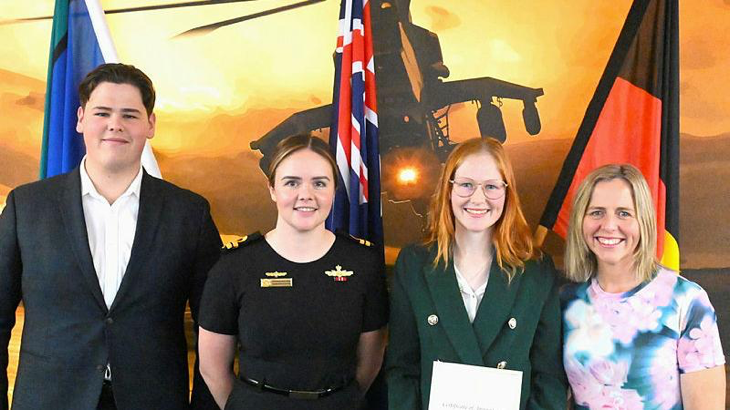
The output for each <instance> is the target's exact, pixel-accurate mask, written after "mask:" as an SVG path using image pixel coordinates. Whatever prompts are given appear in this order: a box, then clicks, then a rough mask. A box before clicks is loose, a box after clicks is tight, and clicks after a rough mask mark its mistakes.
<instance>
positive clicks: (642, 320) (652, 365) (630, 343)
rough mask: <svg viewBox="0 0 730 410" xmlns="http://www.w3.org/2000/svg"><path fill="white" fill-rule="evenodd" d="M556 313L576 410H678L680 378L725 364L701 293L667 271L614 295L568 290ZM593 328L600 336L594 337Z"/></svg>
mask: <svg viewBox="0 0 730 410" xmlns="http://www.w3.org/2000/svg"><path fill="white" fill-rule="evenodd" d="M563 306H564V309H565V310H564V312H563V318H564V323H563V324H564V332H565V334H564V336H565V338H564V340H565V347H564V366H565V371H566V374H567V376H568V380H569V381H570V385H571V388H572V391H573V395H574V398H575V402H576V404H577V408H590V409H626V410H630V409H643V408H657V409H663V410H669V409H672V408H675V407H676V406H677V405H679V406H680V407H681V394H680V383H679V375H680V372H682V373H684V372H691V371H696V370H701V369H706V368H710V367H714V366H719V365H722V364H724V362H725V356H724V354H723V352H722V346H721V345H720V336H719V332H718V330H717V322H716V317H715V312H714V309H713V307H712V305H711V303H710V301H709V299H708V298H707V293H706V292H705V291H704V290H702V288H700V287H699V286H698V285H696V284H695V283H693V282H690V281H688V280H686V279H684V278H682V277H680V276H679V275H677V274H676V273H674V272H671V271H669V270H665V269H662V270H660V271H659V272H658V273H657V275H656V277H655V278H654V279H653V280H652V281H651V282H649V283H648V284H646V285H645V286H643V287H640V288H637V290H635V291H631V292H627V293H625V294H619V295H616V294H609V293H606V292H604V291H603V290H601V288H600V286H599V285H598V283H597V281H595V280H594V281H592V282H591V283H584V284H576V285H570V286H569V287H568V288H567V289H566V290H564V292H563ZM690 312H692V314H691V315H690ZM600 323H603V324H604V327H605V328H607V329H608V332H606V330H603V331H601V332H597V330H596V329H599V330H600V328H601V326H600ZM606 333H609V335H606ZM599 334H600V336H601V338H605V337H608V338H609V340H596V338H595V336H596V335H599ZM589 336H593V337H590V339H591V340H588V339H589ZM607 343H610V344H612V345H613V346H614V347H613V348H606V344H607Z"/></svg>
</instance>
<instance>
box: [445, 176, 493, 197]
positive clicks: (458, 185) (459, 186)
mask: <svg viewBox="0 0 730 410" xmlns="http://www.w3.org/2000/svg"><path fill="white" fill-rule="evenodd" d="M449 182H450V183H451V184H452V185H453V186H454V193H455V194H456V195H458V196H460V197H462V198H468V197H470V196H472V195H474V192H475V191H476V190H477V187H478V186H481V187H482V192H484V196H486V197H487V199H499V198H501V197H503V196H504V193H505V192H506V188H507V183H506V182H504V181H500V180H498V179H490V180H487V181H484V182H482V183H479V182H474V181H472V180H471V179H458V180H454V179H451V180H449Z"/></svg>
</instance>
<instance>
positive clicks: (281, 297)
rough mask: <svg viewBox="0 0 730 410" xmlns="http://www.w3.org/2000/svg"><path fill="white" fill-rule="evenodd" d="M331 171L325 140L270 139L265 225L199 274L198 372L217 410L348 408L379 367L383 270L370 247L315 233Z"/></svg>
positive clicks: (327, 199)
mask: <svg viewBox="0 0 730 410" xmlns="http://www.w3.org/2000/svg"><path fill="white" fill-rule="evenodd" d="M336 175H337V173H336V165H335V161H334V159H333V158H332V155H331V153H330V151H329V147H328V145H327V144H326V143H325V142H324V141H322V140H320V139H317V138H314V137H312V136H310V135H297V136H293V137H289V138H287V139H285V140H283V141H281V142H280V143H279V145H278V146H277V151H276V153H275V154H274V156H273V159H272V161H271V165H270V167H269V191H270V193H271V199H272V200H273V201H274V202H275V203H276V208H277V211H278V216H277V221H276V227H275V228H274V229H273V230H272V231H270V232H268V233H266V234H265V235H261V234H258V233H256V234H253V235H249V236H248V237H246V238H245V239H244V240H242V241H240V243H236V244H235V246H231V248H232V249H229V250H227V251H225V252H224V254H223V255H222V257H221V259H220V261H219V262H218V263H217V264H216V266H215V267H214V268H213V269H212V271H211V272H210V275H209V279H208V282H207V283H206V287H205V292H204V294H203V300H202V306H201V312H200V339H199V349H200V370H201V373H202V375H203V377H204V378H205V381H206V383H207V384H208V387H209V388H210V391H211V393H212V394H213V397H214V398H215V400H216V403H218V405H219V406H220V407H221V408H225V409H255V410H269V409H272V410H274V409H275V410H279V409H333V410H334V409H337V410H346V409H358V408H359V407H360V405H361V398H362V396H363V394H364V392H365V391H366V390H367V388H368V387H369V385H370V383H372V381H373V379H374V378H375V376H376V375H377V373H378V370H379V369H380V365H381V363H382V358H383V350H384V327H385V325H386V323H387V315H388V313H387V311H388V301H387V292H386V287H385V275H384V267H383V263H382V259H381V257H380V256H379V255H378V254H377V252H376V251H375V248H373V247H371V245H370V243H369V242H367V241H362V240H357V239H354V238H351V237H349V236H346V235H339V234H338V235H335V234H333V233H332V232H330V231H328V230H326V229H325V226H324V222H325V219H326V218H327V216H328V215H329V213H330V209H331V208H332V202H333V200H334V194H335V187H336V185H337V179H336ZM237 343H240V351H239V369H240V370H239V374H238V376H237V377H236V376H235V375H234V373H233V359H234V355H235V351H236V346H237Z"/></svg>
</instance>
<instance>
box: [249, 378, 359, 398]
mask: <svg viewBox="0 0 730 410" xmlns="http://www.w3.org/2000/svg"><path fill="white" fill-rule="evenodd" d="M242 380H243V381H244V382H245V383H247V384H250V385H251V386H253V387H255V388H257V389H258V390H261V391H267V392H270V393H274V394H280V395H282V396H288V397H291V398H292V399H299V400H316V399H319V398H322V397H326V396H329V395H330V394H332V393H334V392H336V391H338V390H340V389H342V388H343V387H345V386H344V385H343V386H339V387H332V388H329V389H324V390H317V391H306V390H289V389H281V388H278V387H274V386H270V385H268V384H266V383H265V382H260V381H258V380H254V379H250V378H248V377H243V378H242Z"/></svg>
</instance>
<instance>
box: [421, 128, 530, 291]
mask: <svg viewBox="0 0 730 410" xmlns="http://www.w3.org/2000/svg"><path fill="white" fill-rule="evenodd" d="M482 152H485V153H487V154H489V155H490V156H492V158H494V162H495V163H496V164H497V168H498V169H499V172H500V173H501V174H502V178H503V179H504V181H505V182H506V183H507V188H506V190H507V192H506V194H505V195H506V198H505V202H504V210H503V212H502V216H501V217H500V218H499V220H498V221H497V222H496V223H495V224H494V231H493V234H492V243H493V245H494V248H495V250H496V259H497V264H498V265H499V267H500V268H502V269H503V270H505V271H506V272H507V275H508V276H509V279H510V280H511V279H512V278H513V277H514V275H515V274H516V273H517V271H518V269H521V268H524V266H525V261H526V260H528V259H530V258H532V257H533V256H535V254H536V253H537V250H536V249H535V247H534V245H533V243H532V235H531V234H530V228H529V227H528V225H527V221H526V220H525V216H524V214H523V213H522V208H521V206H520V198H519V197H518V196H517V187H516V181H515V175H514V172H513V170H512V164H511V163H510V161H509V158H508V157H507V154H506V152H505V151H504V148H503V147H502V144H501V143H499V141H497V140H495V139H493V138H474V139H470V140H467V141H464V142H462V143H461V144H459V145H458V146H457V147H456V148H454V150H453V151H452V152H451V154H450V155H449V157H448V158H447V159H446V163H445V164H444V169H443V171H442V172H441V179H440V180H439V182H438V185H437V187H436V192H435V193H434V196H433V198H432V200H431V207H430V212H429V223H428V230H427V237H426V243H427V244H435V245H436V247H437V252H436V257H435V258H434V260H433V264H434V266H437V265H438V264H439V263H440V262H441V261H443V263H444V264H448V263H449V259H450V258H452V257H453V249H452V248H453V242H454V235H455V221H454V211H453V210H452V209H451V189H452V188H451V182H450V181H451V180H452V179H453V178H454V174H455V173H456V170H457V169H458V168H459V167H460V166H461V164H462V163H463V162H464V159H465V158H466V157H468V156H469V155H473V154H478V153H482Z"/></svg>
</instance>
